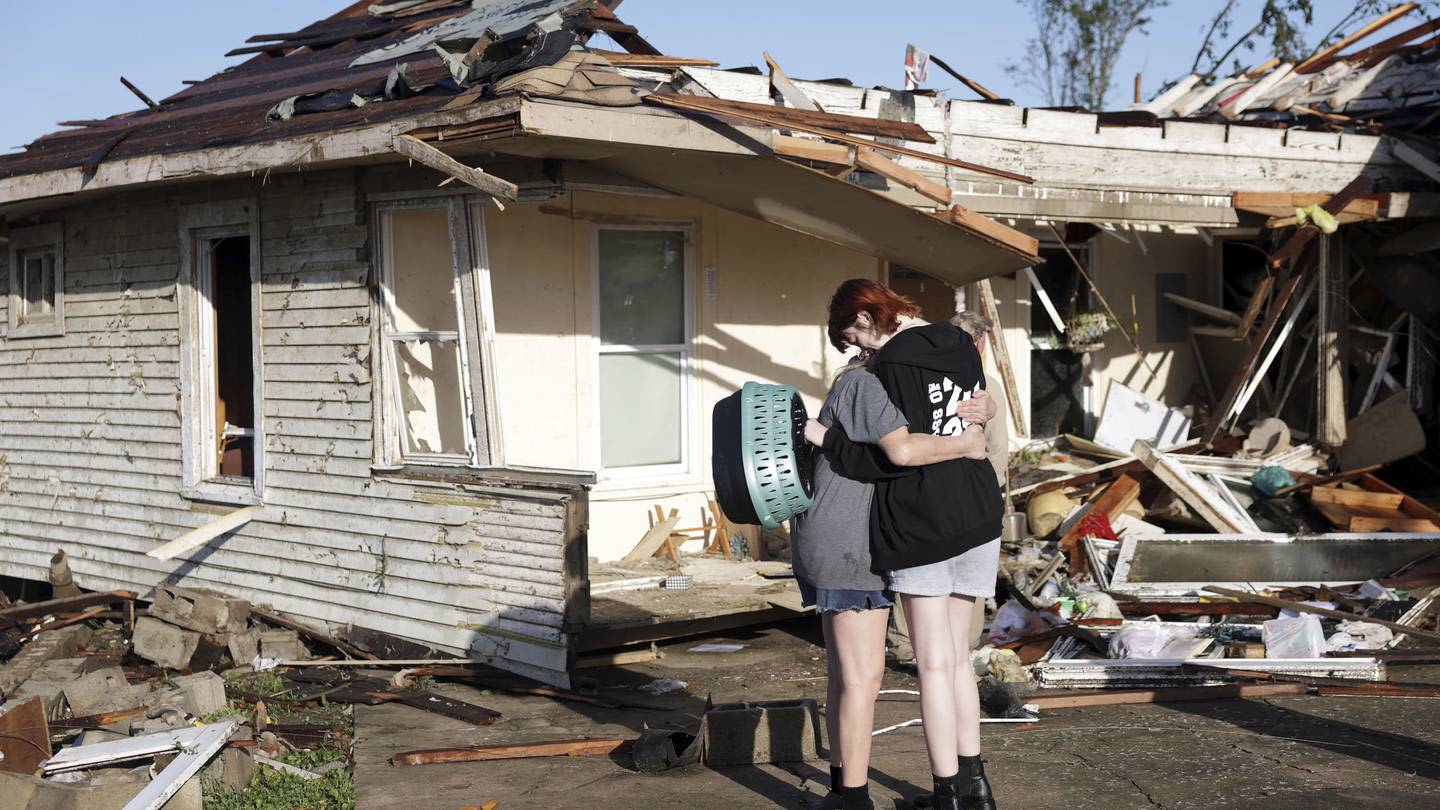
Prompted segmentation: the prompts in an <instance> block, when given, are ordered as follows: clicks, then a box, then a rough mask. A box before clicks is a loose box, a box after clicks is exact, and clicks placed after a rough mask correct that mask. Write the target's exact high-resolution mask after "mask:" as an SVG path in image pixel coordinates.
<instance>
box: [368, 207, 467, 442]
mask: <svg viewBox="0 0 1440 810" xmlns="http://www.w3.org/2000/svg"><path fill="white" fill-rule="evenodd" d="M382 223H383V227H384V237H383V239H384V243H385V248H386V250H385V264H386V272H385V276H386V285H385V299H386V310H387V312H386V321H385V329H384V338H385V340H384V344H385V349H386V352H387V355H386V364H387V367H388V369H389V371H390V374H389V377H390V379H389V380H388V381H387V382H388V384H389V385H390V397H391V403H390V407H391V409H392V411H391V413H392V416H393V418H392V419H391V423H392V427H391V431H392V433H393V434H394V435H392V436H390V437H388V441H390V442H391V443H392V446H396V447H398V449H399V455H400V457H401V459H402V460H406V461H421V462H439V463H457V462H458V463H474V460H475V454H476V445H477V441H476V437H475V431H474V427H473V423H474V420H473V418H472V416H471V404H470V397H469V394H468V392H469V390H470V387H469V386H470V383H469V368H468V361H467V357H466V352H465V344H464V340H463V332H462V329H461V323H462V322H461V317H460V311H461V307H460V304H461V298H460V289H459V284H458V275H457V273H456V264H455V254H454V250H455V245H454V242H453V241H452V240H453V239H454V235H453V234H452V233H451V209H450V208H449V207H435V208H404V209H394V210H389V211H385V212H383V219H382Z"/></svg>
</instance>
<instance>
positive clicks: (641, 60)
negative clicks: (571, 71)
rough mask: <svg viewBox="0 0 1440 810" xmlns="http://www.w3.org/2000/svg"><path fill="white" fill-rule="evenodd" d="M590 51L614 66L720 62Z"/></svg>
mask: <svg viewBox="0 0 1440 810" xmlns="http://www.w3.org/2000/svg"><path fill="white" fill-rule="evenodd" d="M590 52H591V53H593V54H598V55H599V56H602V57H604V58H605V61H607V62H609V63H610V64H612V65H614V66H615V67H638V68H647V67H657V68H676V67H719V66H720V63H719V62H716V61H715V60H713V59H700V58H697V57H690V56H666V55H664V54H659V55H656V54H644V53H622V52H620V51H607V50H602V49H600V48H591V49H590Z"/></svg>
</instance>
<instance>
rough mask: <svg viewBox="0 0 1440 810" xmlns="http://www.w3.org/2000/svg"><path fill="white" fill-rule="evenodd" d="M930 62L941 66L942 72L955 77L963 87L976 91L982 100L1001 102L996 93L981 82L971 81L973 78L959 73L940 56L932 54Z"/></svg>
mask: <svg viewBox="0 0 1440 810" xmlns="http://www.w3.org/2000/svg"><path fill="white" fill-rule="evenodd" d="M930 61H931V62H934V63H935V64H936V65H939V66H940V69H941V70H943V71H945V72H946V73H949V74H950V75H951V76H954V77H955V78H956V79H957V80H958V81H959V82H960V83H961V84H963V85H965V86H966V87H968V88H970V89H971V90H972V91H974V92H975V93H976V94H977V95H979V96H980V97H981V98H983V99H985V100H986V101H999V100H1000V97H999V96H997V95H995V94H994V93H992V92H990V91H989V90H988V89H986V88H985V86H984V85H982V84H980V83H979V82H977V81H975V80H974V79H971V78H969V77H967V76H965V75H963V74H961V73H960V72H959V71H957V70H956V69H955V68H952V67H950V66H949V65H948V64H946V63H945V60H944V59H941V58H940V57H938V56H936V55H935V54H933V53H932V54H930Z"/></svg>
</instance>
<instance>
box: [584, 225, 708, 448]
mask: <svg viewBox="0 0 1440 810" xmlns="http://www.w3.org/2000/svg"><path fill="white" fill-rule="evenodd" d="M685 241H686V234H685V232H684V231H679V230H660V229H656V230H648V229H647V230H642V229H618V228H603V229H601V230H600V231H599V232H598V242H599V245H598V250H599V273H598V278H597V285H596V296H597V303H598V307H597V308H598V312H599V317H600V322H599V324H598V331H599V335H600V358H599V367H600V383H599V389H600V463H601V465H602V466H603V467H604V468H605V469H617V468H634V467H660V466H679V465H683V464H685V463H686V461H687V460H686V453H685V437H684V430H685V420H684V413H685V411H684V408H685V399H686V397H685V389H686V376H687V373H688V372H687V369H688V366H689V357H690V355H689V343H688V338H687V335H686V317H685V314H686V287H687V284H686V259H685V249H686V247H685Z"/></svg>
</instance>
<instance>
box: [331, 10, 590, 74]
mask: <svg viewBox="0 0 1440 810" xmlns="http://www.w3.org/2000/svg"><path fill="white" fill-rule="evenodd" d="M573 5H575V0H475V2H474V3H472V4H471V6H472V8H471V11H470V12H469V13H467V14H462V15H460V16H459V17H455V18H454V19H451V20H447V21H445V22H443V23H441V24H439V25H436V26H433V27H431V28H428V29H426V30H424V31H421V32H420V33H418V34H416V35H415V36H413V37H410V38H408V39H402V40H400V41H399V42H395V43H392V44H389V45H386V46H384V47H381V48H376V49H374V50H372V51H368V52H366V53H363V54H361V55H360V56H358V57H356V58H355V60H354V61H352V62H351V63H350V67H352V68H353V67H359V66H361V65H373V64H375V63H377V62H384V61H386V60H388V59H398V58H400V57H403V56H409V55H410V54H414V53H419V52H421V51H424V50H428V49H429V48H430V46H431V45H433V44H434V43H436V42H443V41H445V40H451V39H478V38H479V37H482V36H484V35H485V31H486V29H494V30H495V32H496V33H498V34H502V35H503V34H508V33H510V32H512V31H514V30H516V29H518V28H524V27H525V26H527V25H531V24H533V23H537V22H539V21H541V20H543V19H545V18H546V17H548V16H550V15H551V14H555V13H557V12H559V11H561V10H563V9H566V8H569V7H571V6H573Z"/></svg>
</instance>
